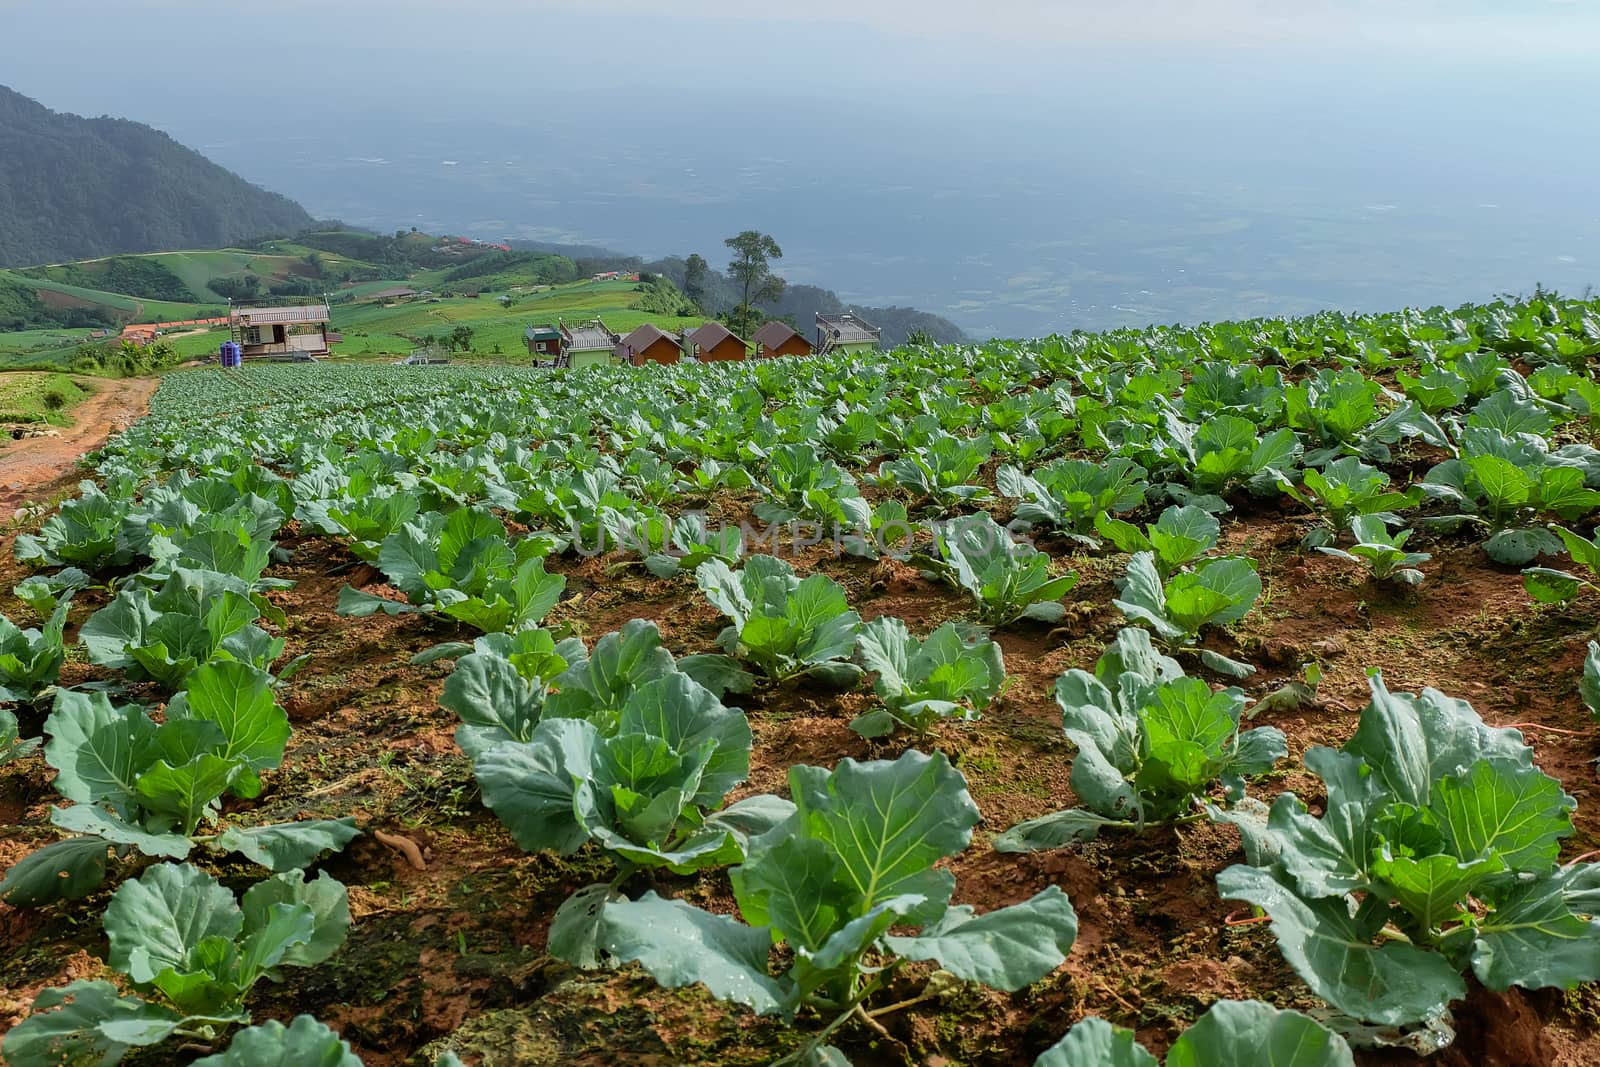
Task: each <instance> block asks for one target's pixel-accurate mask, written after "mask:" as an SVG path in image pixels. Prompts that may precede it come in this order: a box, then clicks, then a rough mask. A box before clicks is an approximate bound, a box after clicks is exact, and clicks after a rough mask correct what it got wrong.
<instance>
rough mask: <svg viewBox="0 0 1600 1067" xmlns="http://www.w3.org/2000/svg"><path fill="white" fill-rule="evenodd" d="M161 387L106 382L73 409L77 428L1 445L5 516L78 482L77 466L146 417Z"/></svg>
mask: <svg viewBox="0 0 1600 1067" xmlns="http://www.w3.org/2000/svg"><path fill="white" fill-rule="evenodd" d="M160 384H161V382H160V379H157V378H119V379H105V380H102V381H96V382H95V383H94V386H93V388H94V390H95V392H94V395H92V396H90V397H89V398H88V399H86V400H84V401H83V402H82V403H80V404H79V405H78V406H77V407H75V408H73V409H72V415H73V419H72V425H71V426H68V427H65V428H63V429H62V430H61V431H60V432H59V433H57V434H56V435H54V436H50V437H27V438H23V439H21V440H18V441H0V517H3V516H9V515H10V514H11V512H13V511H15V510H16V509H17V508H19V507H21V506H22V505H23V504H25V503H28V502H29V501H44V500H48V499H50V498H51V497H52V496H53V495H55V494H56V493H59V492H60V491H62V490H63V489H66V488H68V487H69V486H70V485H71V484H72V483H73V482H74V481H75V480H76V479H77V478H78V473H77V463H78V460H79V459H81V458H82V457H83V456H84V455H86V454H87V453H89V452H92V451H94V450H95V449H97V448H99V447H100V446H101V445H103V444H105V442H106V439H107V438H108V437H110V436H111V435H112V434H115V433H120V432H121V431H123V430H125V429H127V428H128V427H129V426H132V425H133V424H134V423H135V422H137V421H138V420H139V419H140V418H141V417H143V415H144V413H145V410H146V409H147V408H148V407H149V406H150V398H151V397H152V396H154V395H155V391H156V388H157V387H158V386H159V385H160Z"/></svg>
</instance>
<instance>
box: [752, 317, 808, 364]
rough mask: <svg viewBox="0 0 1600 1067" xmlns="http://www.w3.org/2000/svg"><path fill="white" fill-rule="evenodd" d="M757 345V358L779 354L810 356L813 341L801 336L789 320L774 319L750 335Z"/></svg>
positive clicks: (767, 357) (769, 357)
mask: <svg viewBox="0 0 1600 1067" xmlns="http://www.w3.org/2000/svg"><path fill="white" fill-rule="evenodd" d="M750 340H752V341H754V342H755V345H756V358H757V359H776V358H777V357H778V356H809V355H810V354H811V342H810V341H807V340H806V339H805V338H804V337H801V336H800V331H798V330H796V329H795V328H794V327H793V326H790V325H789V324H788V323H787V322H779V321H778V320H777V319H773V320H772V321H771V322H769V323H767V324H766V325H765V326H763V327H761V329H759V330H757V331H756V332H755V333H753V334H751V335H750Z"/></svg>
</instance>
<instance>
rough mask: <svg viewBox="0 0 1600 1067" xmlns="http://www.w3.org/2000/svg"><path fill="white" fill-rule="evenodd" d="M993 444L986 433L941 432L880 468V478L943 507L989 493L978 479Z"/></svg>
mask: <svg viewBox="0 0 1600 1067" xmlns="http://www.w3.org/2000/svg"><path fill="white" fill-rule="evenodd" d="M993 451H994V445H993V443H992V442H991V441H990V440H989V438H987V437H976V438H974V437H955V436H952V435H950V434H947V433H938V434H937V435H935V436H934V437H933V438H932V439H931V440H930V441H928V443H927V444H925V445H922V446H918V447H912V448H910V449H908V450H907V451H905V452H903V453H902V454H901V456H900V458H898V459H894V460H890V461H889V462H887V463H885V464H883V466H882V467H880V468H879V475H878V479H879V481H880V482H881V483H882V484H884V485H889V486H899V487H900V488H902V489H906V490H908V491H909V492H911V493H914V494H916V495H917V496H919V497H922V498H925V499H927V500H931V501H933V502H934V503H935V504H938V505H940V506H942V507H948V506H951V505H954V504H960V503H963V502H965V501H969V500H977V499H979V498H980V497H986V496H988V495H989V490H988V488H987V487H986V486H984V485H982V484H981V483H979V482H978V481H977V480H976V479H977V476H978V470H979V469H980V468H981V467H982V466H983V465H984V463H986V462H987V461H988V459H989V456H990V454H991V453H992V452H993Z"/></svg>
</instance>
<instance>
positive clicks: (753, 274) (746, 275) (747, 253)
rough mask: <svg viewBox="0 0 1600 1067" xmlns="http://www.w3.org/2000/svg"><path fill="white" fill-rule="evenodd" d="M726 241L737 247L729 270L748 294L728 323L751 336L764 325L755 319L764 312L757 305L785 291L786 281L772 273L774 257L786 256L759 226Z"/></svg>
mask: <svg viewBox="0 0 1600 1067" xmlns="http://www.w3.org/2000/svg"><path fill="white" fill-rule="evenodd" d="M722 243H723V244H725V245H727V246H728V247H729V248H731V249H732V250H733V261H732V262H730V263H729V264H728V274H729V276H730V277H732V278H733V280H734V281H736V282H738V283H739V286H740V288H741V290H742V292H743V294H744V295H743V297H742V299H741V300H740V301H739V306H738V307H737V308H735V309H734V310H733V311H732V312H731V313H730V314H729V315H728V326H729V327H730V328H731V329H732V330H733V331H734V332H735V333H737V334H740V335H741V336H745V337H748V336H749V335H750V333H751V331H753V330H754V329H755V328H756V327H758V326H760V325H761V324H760V323H759V322H757V321H755V320H757V319H759V318H760V317H761V316H760V313H759V312H757V311H756V310H755V308H754V307H753V305H754V304H756V303H757V302H765V303H771V302H772V301H774V300H777V299H778V298H779V297H780V296H782V295H783V287H784V281H783V279H782V278H780V277H778V276H777V275H776V274H774V273H772V260H774V259H782V258H783V249H781V248H779V247H778V242H777V241H775V240H773V239H772V237H771V235H769V234H765V233H761V232H760V231H759V230H745V231H744V232H743V233H741V234H739V236H737V237H730V238H728V239H727V240H726V241H723V242H722Z"/></svg>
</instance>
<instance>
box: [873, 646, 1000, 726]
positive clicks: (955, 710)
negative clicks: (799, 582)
mask: <svg viewBox="0 0 1600 1067" xmlns="http://www.w3.org/2000/svg"><path fill="white" fill-rule="evenodd" d="M856 656H857V657H858V658H859V660H860V661H861V665H862V666H863V667H865V668H866V669H867V670H869V671H872V672H873V673H874V678H873V682H872V689H873V692H875V693H876V694H877V695H878V699H879V700H881V701H882V702H883V706H882V707H881V708H874V709H872V710H871V711H868V712H864V713H863V714H861V715H858V716H856V718H855V719H853V720H851V723H850V729H852V730H854V731H855V732H856V733H858V734H860V735H861V736H863V737H883V736H885V735H887V734H890V733H893V732H894V730H895V728H896V727H897V726H904V727H905V728H907V729H909V730H913V731H915V732H916V733H918V734H922V735H925V734H927V733H928V732H929V731H930V730H931V729H932V728H933V727H934V726H936V725H937V724H939V723H941V722H946V721H949V720H961V721H971V720H973V719H976V718H978V717H979V715H978V713H979V712H981V711H982V710H983V709H984V708H986V707H988V706H989V702H990V701H991V700H993V699H994V697H995V694H997V693H998V692H999V691H1000V687H1001V686H1002V685H1004V684H1005V677H1006V668H1005V660H1004V658H1003V657H1002V656H1001V653H1000V646H999V645H997V644H995V643H994V642H993V641H990V640H987V639H984V638H979V639H977V640H967V639H966V638H964V637H962V635H961V631H960V629H959V628H958V627H957V626H956V624H955V623H951V622H947V623H945V624H943V625H942V626H940V627H938V628H937V629H935V630H934V631H933V632H932V633H930V634H929V635H928V636H927V637H926V638H923V639H921V640H918V639H917V638H916V637H914V636H913V635H912V633H911V631H910V630H909V629H908V628H907V627H906V624H905V623H904V622H903V621H901V620H900V619H895V618H890V617H883V618H878V619H873V620H872V621H871V622H869V623H867V624H866V625H865V626H863V627H862V628H861V636H860V638H859V639H858V640H857V642H856Z"/></svg>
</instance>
